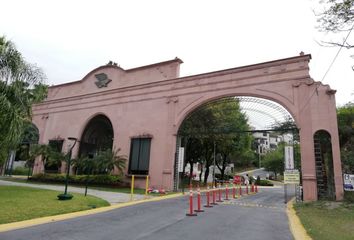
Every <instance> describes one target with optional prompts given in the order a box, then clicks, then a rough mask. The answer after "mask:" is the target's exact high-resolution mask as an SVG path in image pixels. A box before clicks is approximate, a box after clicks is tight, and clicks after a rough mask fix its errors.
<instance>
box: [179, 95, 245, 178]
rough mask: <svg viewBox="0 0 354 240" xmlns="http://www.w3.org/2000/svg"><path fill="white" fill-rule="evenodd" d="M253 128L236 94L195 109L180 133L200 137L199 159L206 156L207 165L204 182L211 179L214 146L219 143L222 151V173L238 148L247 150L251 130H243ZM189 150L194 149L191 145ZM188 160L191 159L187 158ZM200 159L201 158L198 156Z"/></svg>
mask: <svg viewBox="0 0 354 240" xmlns="http://www.w3.org/2000/svg"><path fill="white" fill-rule="evenodd" d="M245 130H249V126H248V124H247V118H246V116H245V114H244V113H242V112H241V110H240V105H239V102H238V100H237V99H235V98H224V99H221V100H219V101H215V102H212V103H209V104H206V105H204V106H202V107H200V108H198V109H197V110H196V111H194V112H193V113H192V114H191V115H190V116H189V117H188V118H187V119H186V120H185V121H184V122H183V124H182V126H181V128H180V131H179V134H180V135H181V136H184V137H185V138H191V137H193V138H194V139H199V141H200V145H201V146H202V147H199V146H197V145H198V144H194V147H193V146H189V148H193V149H192V151H193V156H194V161H195V159H200V160H203V165H204V166H205V174H204V182H205V183H206V182H207V179H208V175H209V168H210V166H211V165H212V164H213V148H214V144H216V146H217V148H216V149H217V153H218V154H219V155H222V156H223V157H222V158H220V160H219V161H218V166H219V169H220V171H221V173H222V175H223V174H224V172H225V168H226V165H227V164H228V163H229V161H230V155H231V154H232V153H235V152H237V151H239V152H240V154H241V152H242V151H245V145H244V144H243V143H244V142H248V141H246V140H245V138H248V136H247V134H240V132H242V131H245ZM187 151H190V150H188V149H187ZM187 161H188V160H187ZM198 161H199V160H198Z"/></svg>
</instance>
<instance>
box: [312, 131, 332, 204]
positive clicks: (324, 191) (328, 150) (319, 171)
mask: <svg viewBox="0 0 354 240" xmlns="http://www.w3.org/2000/svg"><path fill="white" fill-rule="evenodd" d="M313 139H314V150H315V163H316V179H317V197H318V199H327V200H335V196H336V195H335V186H334V171H333V155H332V142H331V135H330V134H329V133H328V132H327V131H324V130H319V131H317V132H316V133H315V134H314V137H313Z"/></svg>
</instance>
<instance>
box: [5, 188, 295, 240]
mask: <svg viewBox="0 0 354 240" xmlns="http://www.w3.org/2000/svg"><path fill="white" fill-rule="evenodd" d="M261 191H262V192H261V193H258V194H257V195H253V196H248V197H243V198H241V199H238V200H230V201H228V202H223V203H221V204H219V205H218V206H215V207H213V208H210V209H206V211H205V212H203V213H199V214H198V216H196V217H187V216H186V212H187V208H188V198H187V197H180V198H175V199H169V200H163V201H160V202H149V203H143V204H139V205H135V206H130V207H125V208H120V209H116V210H112V211H109V212H105V213H99V214H95V215H90V216H85V217H79V218H75V219H70V220H66V221H60V222H54V223H48V224H43V225H38V226H34V227H29V228H26V229H20V230H14V231H10V232H4V233H0V239H1V240H16V239H17V240H24V239H26V240H41V239H43V240H48V239H51V240H59V239H60V240H69V239H70V240H72V239H75V240H81V239H82V240H84V239H85V240H87V239H92V240H100V239H102V240H106V239H107V240H108V239H109V240H111V239H115V240H120V239H122V240H138V239H146V240H150V239H151V240H156V239H161V240H181V239H183V240H187V239H191V240H199V239H200V240H216V239H220V240H221V239H242V240H246V239H249V240H257V239H259V240H268V239H271V240H278V239H279V240H287V239H289V240H290V239H293V237H292V235H291V233H290V230H289V225H288V218H287V215H286V212H285V204H284V203H283V199H284V198H283V189H282V188H270V189H262V190H261Z"/></svg>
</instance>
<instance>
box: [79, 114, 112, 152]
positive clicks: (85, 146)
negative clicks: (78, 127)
mask: <svg viewBox="0 0 354 240" xmlns="http://www.w3.org/2000/svg"><path fill="white" fill-rule="evenodd" d="M112 145H113V127H112V123H111V121H110V120H109V119H108V118H107V117H106V116H104V115H98V116H96V117H94V118H92V119H91V120H90V122H89V123H88V124H87V126H86V128H85V130H84V132H83V134H82V137H81V140H80V151H79V156H88V157H93V156H95V155H97V153H98V152H100V151H104V150H107V149H111V148H112Z"/></svg>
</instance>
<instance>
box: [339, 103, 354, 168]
mask: <svg viewBox="0 0 354 240" xmlns="http://www.w3.org/2000/svg"><path fill="white" fill-rule="evenodd" d="M337 118H338V132H339V142H340V148H341V158H342V165H343V171H344V172H346V173H354V103H351V102H349V103H347V104H346V105H344V106H342V107H339V108H338V109H337Z"/></svg>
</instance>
